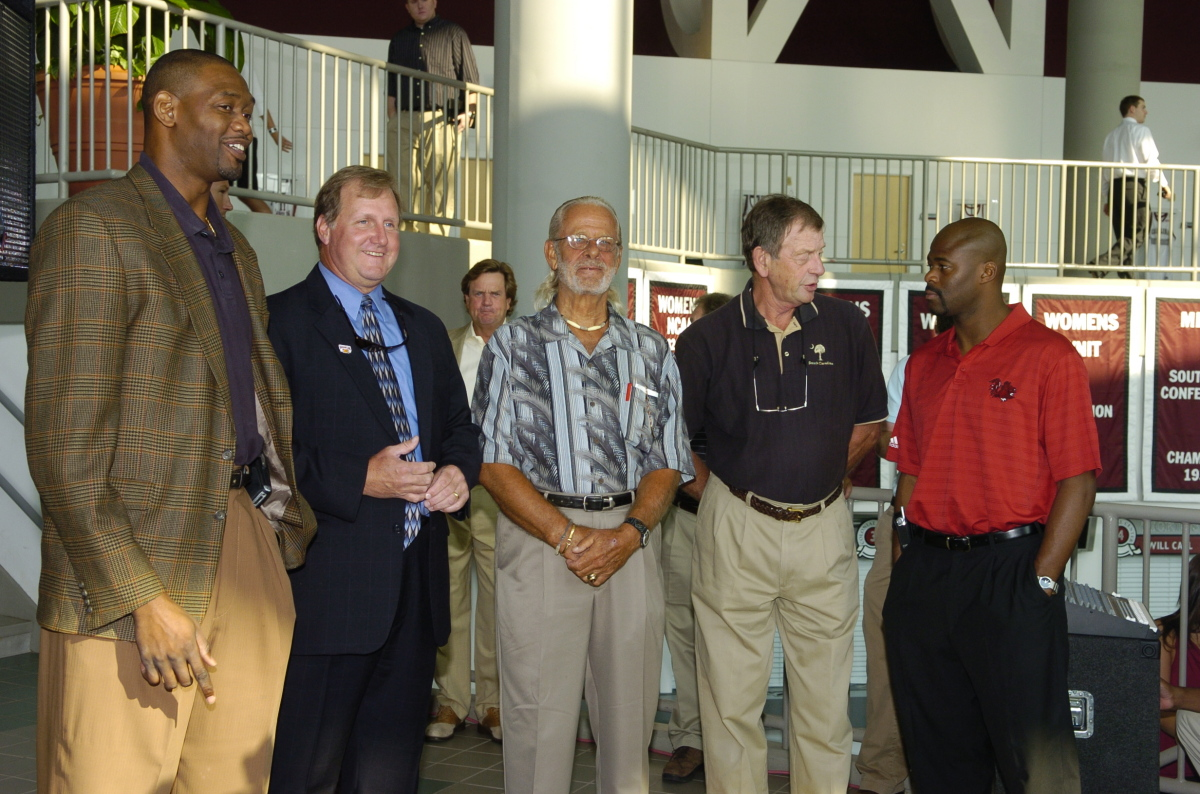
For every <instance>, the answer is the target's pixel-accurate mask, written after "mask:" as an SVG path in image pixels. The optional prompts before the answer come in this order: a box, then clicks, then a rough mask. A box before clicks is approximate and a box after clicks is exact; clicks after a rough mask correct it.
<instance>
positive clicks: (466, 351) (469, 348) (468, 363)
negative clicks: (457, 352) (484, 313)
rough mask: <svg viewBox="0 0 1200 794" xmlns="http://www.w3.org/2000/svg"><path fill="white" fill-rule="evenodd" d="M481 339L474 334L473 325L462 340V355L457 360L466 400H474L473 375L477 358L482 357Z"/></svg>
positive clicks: (477, 369) (475, 370) (476, 368)
mask: <svg viewBox="0 0 1200 794" xmlns="http://www.w3.org/2000/svg"><path fill="white" fill-rule="evenodd" d="M483 346H484V341H483V337H482V336H480V335H479V334H477V333H475V325H474V324H472V325H471V330H470V331H469V332H468V333H467V335H466V337H464V338H463V346H462V355H461V356H459V359H458V371H459V372H461V373H462V379H463V384H464V385H465V386H466V387H467V400H468V401H470V402H472V403H473V402H474V400H475V375H476V373H477V372H478V371H479V357H480V356H482V355H483Z"/></svg>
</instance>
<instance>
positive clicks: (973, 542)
mask: <svg viewBox="0 0 1200 794" xmlns="http://www.w3.org/2000/svg"><path fill="white" fill-rule="evenodd" d="M1045 528H1046V525H1045V524H1025V525H1023V526H1019V527H1013V528H1012V529H1008V530H1005V531H1004V532H988V533H985V534H983V535H947V534H945V533H944V532H934V531H933V530H932V529H925V527H919V526H917V525H916V524H913V523H911V522H910V523H909V525H908V531H909V532H910V533H911V534H912V536H913V537H914V538H921V540H922V542H924V544H925V545H926V546H933V547H934V548H937V549H946V550H947V551H970V550H971V549H979V548H983V547H984V546H994V545H996V544H997V543H1004V542H1006V541H1009V540H1016V539H1017V538H1023V537H1025V536H1026V535H1037V534H1039V533H1041V531H1042V530H1043V529H1045Z"/></svg>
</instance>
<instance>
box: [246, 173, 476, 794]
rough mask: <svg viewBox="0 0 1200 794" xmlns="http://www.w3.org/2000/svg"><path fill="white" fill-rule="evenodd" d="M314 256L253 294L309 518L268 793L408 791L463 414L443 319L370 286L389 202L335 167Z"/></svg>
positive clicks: (444, 583)
mask: <svg viewBox="0 0 1200 794" xmlns="http://www.w3.org/2000/svg"><path fill="white" fill-rule="evenodd" d="M314 214H315V216H316V222H315V224H314V231H315V234H316V237H317V245H318V249H319V251H320V262H318V263H317V266H316V267H315V268H313V270H312V272H311V273H309V275H308V278H307V279H306V280H305V281H303V282H301V283H300V284H297V285H296V286H294V287H292V288H290V289H288V290H285V291H284V292H281V293H278V294H276V295H272V296H271V297H270V298H269V299H268V306H269V308H270V312H271V324H270V331H269V333H270V337H271V341H272V343H273V344H274V345H275V350H276V352H277V353H278V355H279V359H280V362H281V363H282V364H283V368H284V371H285V372H286V374H287V377H288V382H289V384H290V385H291V390H292V401H293V404H294V406H295V427H294V439H295V440H294V444H293V446H294V452H295V456H296V477H297V484H298V486H299V488H300V490H301V492H302V493H304V494H305V496H306V497H307V498H308V500H309V502H310V503H311V504H312V507H313V510H314V512H315V513H316V515H317V525H318V528H317V536H316V539H315V540H314V541H313V543H312V545H311V546H310V547H309V550H308V557H307V561H306V563H305V565H304V566H303V567H301V568H299V569H297V570H296V571H294V572H293V573H292V577H291V581H292V589H293V592H294V595H295V600H296V632H295V638H294V639H293V642H292V655H291V659H290V661H289V663H288V671H287V678H286V681H285V683H284V690H283V703H282V705H281V707H280V712H279V729H278V737H277V739H276V743H275V758H274V762H273V772H272V777H271V789H272V791H275V792H280V793H281V794H295V793H296V792H334V791H335V790H336V791H339V792H358V793H359V794H367V793H368V792H385V791H386V792H415V791H416V788H417V767H418V763H419V761H420V758H421V748H422V741H423V737H424V729H425V721H426V718H427V716H428V709H429V697H430V688H431V685H432V681H433V671H434V661H435V658H436V652H437V648H438V646H439V645H441V644H443V643H445V642H446V639H447V637H448V635H449V633H450V617H449V584H448V568H447V557H446V554H447V552H446V538H447V527H446V516H445V514H446V513H452V514H457V515H460V516H461V515H464V513H463V508H464V507H465V505H466V503H467V499H468V496H469V494H470V492H471V488H472V486H474V485H475V484H476V483H477V482H478V477H479V466H480V449H479V440H478V434H479V430H478V428H477V427H476V426H475V425H473V424H472V423H471V414H470V410H469V408H468V403H467V395H466V391H465V389H464V388H463V381H462V377H461V376H460V375H459V372H458V364H457V363H456V361H455V358H454V353H453V351H452V350H451V347H450V339H449V337H448V336H447V334H446V328H445V326H443V325H442V323H441V321H440V320H438V319H437V317H435V316H434V315H433V314H432V313H431V312H429V311H427V310H425V309H423V308H421V307H420V306H417V305H415V304H413V303H410V302H409V301H406V300H404V299H403V298H400V297H398V296H396V295H394V294H392V293H390V292H388V291H387V290H385V289H383V287H382V282H383V280H384V278H385V277H386V276H387V274H388V272H389V271H390V270H391V269H392V265H394V264H395V262H396V256H397V254H398V252H399V231H398V230H399V227H400V200H399V197H398V196H397V194H396V190H395V183H394V182H393V180H392V177H391V176H390V175H389V174H388V173H387V172H385V171H379V170H376V169H373V168H366V167H363V166H349V167H347V168H343V169H342V170H340V171H338V172H337V173H336V174H334V175H333V176H332V177H330V179H329V181H328V182H326V183H325V185H324V186H323V187H322V188H321V191H320V193H319V194H318V195H317V201H316V209H315V212H314Z"/></svg>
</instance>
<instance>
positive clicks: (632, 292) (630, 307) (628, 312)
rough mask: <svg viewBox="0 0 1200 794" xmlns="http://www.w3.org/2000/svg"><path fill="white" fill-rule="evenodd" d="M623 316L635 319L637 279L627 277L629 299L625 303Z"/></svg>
mask: <svg viewBox="0 0 1200 794" xmlns="http://www.w3.org/2000/svg"><path fill="white" fill-rule="evenodd" d="M625 316H626V317H628V318H629V319H630V320H637V281H636V280H635V279H632V278H631V279H629V300H628V301H627V302H626V304H625Z"/></svg>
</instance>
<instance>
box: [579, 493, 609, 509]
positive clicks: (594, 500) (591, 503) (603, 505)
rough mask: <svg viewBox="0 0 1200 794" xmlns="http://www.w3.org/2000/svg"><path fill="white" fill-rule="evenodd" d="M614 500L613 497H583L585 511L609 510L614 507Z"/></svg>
mask: <svg viewBox="0 0 1200 794" xmlns="http://www.w3.org/2000/svg"><path fill="white" fill-rule="evenodd" d="M612 500H613V498H612V497H611V496H585V497H583V509H584V510H593V511H595V510H608V509H610V508H611V507H612V506H613V505H612Z"/></svg>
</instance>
